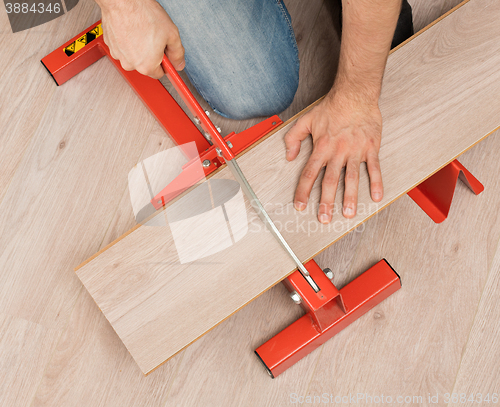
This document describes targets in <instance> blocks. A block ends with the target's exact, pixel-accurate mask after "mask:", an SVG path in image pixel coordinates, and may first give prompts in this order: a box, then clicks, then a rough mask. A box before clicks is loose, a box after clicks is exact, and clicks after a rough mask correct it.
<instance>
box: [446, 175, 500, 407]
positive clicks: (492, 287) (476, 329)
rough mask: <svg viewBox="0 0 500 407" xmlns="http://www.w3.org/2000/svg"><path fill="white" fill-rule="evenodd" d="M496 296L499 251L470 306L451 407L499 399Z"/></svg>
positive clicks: (499, 281)
mask: <svg viewBox="0 0 500 407" xmlns="http://www.w3.org/2000/svg"><path fill="white" fill-rule="evenodd" d="M492 174H493V173H492ZM497 207H498V206H497ZM499 296H500V250H498V249H497V252H496V255H495V258H494V260H493V264H492V265H491V267H490V270H489V274H488V279H487V280H486V284H485V287H484V290H483V292H482V296H481V301H480V302H479V306H478V307H477V309H476V307H474V306H472V305H473V304H474V303H470V304H469V305H470V311H469V312H476V317H475V319H474V325H473V326H472V329H471V330H470V334H469V337H468V342H467V345H466V347H465V350H464V351H463V357H462V360H461V363H460V369H459V370H458V374H457V376H456V380H455V383H454V386H453V389H452V390H450V391H449V393H450V401H451V402H450V403H449V404H448V405H450V406H458V405H460V406H477V405H481V404H482V405H489V404H492V405H494V404H496V403H494V397H495V395H496V397H497V398H500V343H499V338H498V331H499V328H500V325H499V321H500V311H499V309H498V298H499ZM454 394H457V396H454ZM479 394H481V396H479ZM463 395H465V400H464V398H463ZM487 395H489V396H488V399H489V401H486V399H487ZM452 397H453V398H452ZM455 397H457V398H455ZM472 400H474V401H472Z"/></svg>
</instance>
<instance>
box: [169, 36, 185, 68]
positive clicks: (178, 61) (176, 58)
mask: <svg viewBox="0 0 500 407" xmlns="http://www.w3.org/2000/svg"><path fill="white" fill-rule="evenodd" d="M184 53H185V51H184V47H183V46H182V42H181V37H180V35H179V31H178V30H177V28H176V29H175V31H174V32H173V34H172V35H170V37H169V38H168V42H167V47H166V48H165V54H166V55H167V58H168V59H169V60H170V62H171V63H172V65H173V66H174V68H175V69H177V70H178V71H182V70H183V69H184V67H185V66H186V61H185V60H184Z"/></svg>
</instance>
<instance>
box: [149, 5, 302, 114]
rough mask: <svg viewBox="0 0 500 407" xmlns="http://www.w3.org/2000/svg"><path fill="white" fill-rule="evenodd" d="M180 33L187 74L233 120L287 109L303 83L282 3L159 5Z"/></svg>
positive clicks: (295, 46) (288, 22) (207, 98)
mask: <svg viewBox="0 0 500 407" xmlns="http://www.w3.org/2000/svg"><path fill="white" fill-rule="evenodd" d="M157 1H158V2H159V3H160V4H161V5H162V6H163V8H164V9H165V10H166V11H167V13H169V15H170V17H171V18H172V20H173V22H174V23H175V24H176V25H177V27H178V28H179V32H180V35H181V40H182V43H183V45H184V48H185V51H186V54H185V58H186V73H187V75H188V77H189V79H190V80H191V82H192V83H193V85H194V86H195V88H196V89H197V90H198V92H199V93H200V95H201V96H202V97H203V98H204V99H205V100H206V101H207V102H208V103H209V104H210V106H211V107H212V108H213V109H214V110H215V111H216V112H217V113H220V114H221V115H223V116H226V117H229V118H232V119H247V118H251V117H259V116H269V115H272V114H275V113H279V112H281V111H283V110H285V109H286V108H287V107H288V106H289V105H290V103H291V102H292V100H293V97H294V95H295V92H296V90H297V87H298V81H299V59H298V50H297V43H296V41H295V35H294V33H293V29H292V25H291V19H290V15H289V14H288V11H287V9H286V7H285V5H284V3H283V1H282V0H212V1H210V2H200V1H199V0H173V1H167V0H157Z"/></svg>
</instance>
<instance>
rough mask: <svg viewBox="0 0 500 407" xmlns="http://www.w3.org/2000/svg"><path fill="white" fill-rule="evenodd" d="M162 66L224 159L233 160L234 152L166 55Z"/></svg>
mask: <svg viewBox="0 0 500 407" xmlns="http://www.w3.org/2000/svg"><path fill="white" fill-rule="evenodd" d="M161 66H162V67H163V70H164V71H165V74H166V75H167V78H168V80H169V81H170V83H172V85H173V87H174V89H175V90H176V91H177V93H178V94H179V96H180V97H181V98H182V100H183V101H184V103H186V105H187V107H188V109H189V111H190V112H191V113H192V114H193V115H194V116H195V117H197V118H198V119H200V125H201V127H202V129H203V130H204V131H206V132H207V133H208V134H209V135H210V137H211V141H212V143H213V144H214V145H215V146H216V147H217V148H219V149H220V150H221V153H222V156H223V157H224V159H225V160H232V159H233V158H234V154H233V152H232V151H231V149H230V148H229V147H228V145H227V144H226V143H225V141H224V139H223V138H222V136H221V135H220V134H219V132H218V131H217V129H216V128H215V126H214V124H213V123H212V121H211V120H210V119H209V118H208V116H207V115H206V113H205V111H204V110H203V108H202V107H201V106H200V104H199V103H198V101H197V100H196V98H195V97H194V96H193V94H192V93H191V91H190V90H189V89H188V87H187V86H186V84H185V83H184V81H183V80H182V78H181V77H180V75H179V73H178V72H177V71H176V69H175V68H174V66H173V65H172V63H171V62H170V61H169V60H168V58H167V56H166V55H163V60H162V61H161Z"/></svg>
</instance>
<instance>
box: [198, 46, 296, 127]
mask: <svg viewBox="0 0 500 407" xmlns="http://www.w3.org/2000/svg"><path fill="white" fill-rule="evenodd" d="M276 52H280V51H279V50H276ZM261 69H262V72H261V75H260V76H259V74H258V73H256V75H255V77H254V78H249V80H247V81H245V80H242V81H241V82H240V83H235V84H233V85H232V86H231V87H223V88H222V89H220V91H217V90H212V91H211V92H210V93H209V94H206V95H204V97H205V99H206V100H207V102H208V104H209V105H210V106H211V107H212V109H213V110H214V111H215V112H216V113H218V114H220V115H221V116H224V117H227V118H230V119H235V120H244V119H249V118H254V117H261V116H272V115H274V114H278V113H281V112H282V111H284V110H285V109H286V108H287V107H288V106H290V104H291V103H292V101H293V98H294V97H295V93H296V92H297V88H298V86H299V60H298V58H296V60H295V61H291V63H289V64H287V65H276V64H271V63H269V64H266V65H261Z"/></svg>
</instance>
